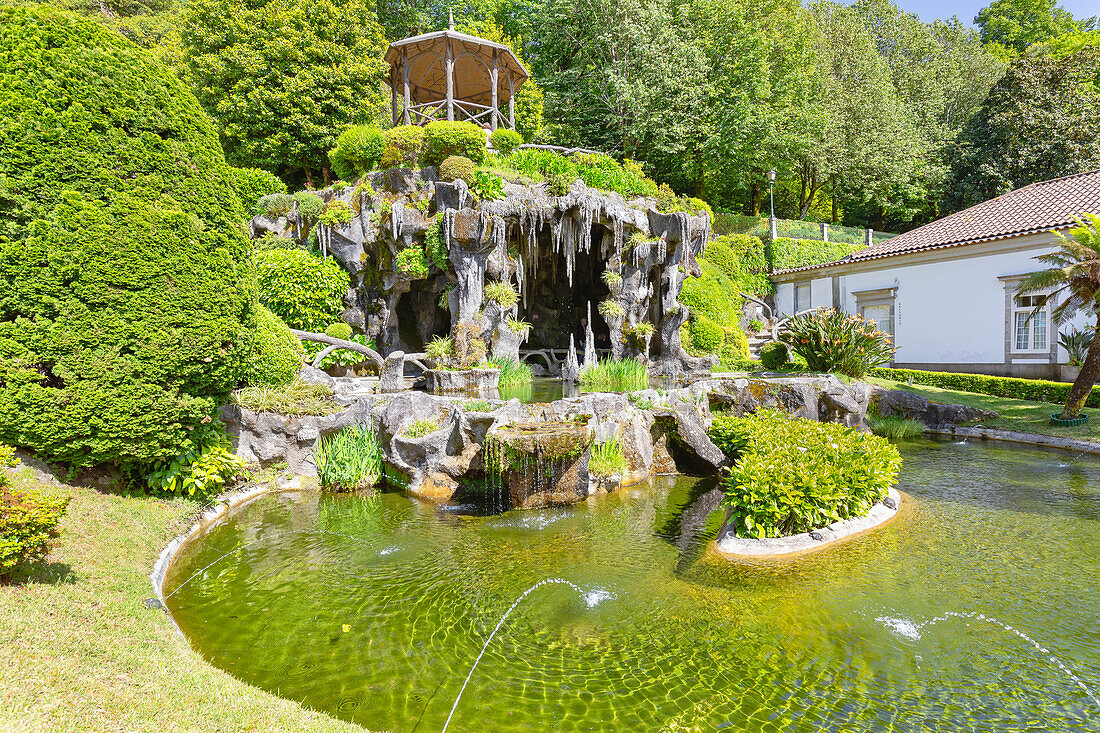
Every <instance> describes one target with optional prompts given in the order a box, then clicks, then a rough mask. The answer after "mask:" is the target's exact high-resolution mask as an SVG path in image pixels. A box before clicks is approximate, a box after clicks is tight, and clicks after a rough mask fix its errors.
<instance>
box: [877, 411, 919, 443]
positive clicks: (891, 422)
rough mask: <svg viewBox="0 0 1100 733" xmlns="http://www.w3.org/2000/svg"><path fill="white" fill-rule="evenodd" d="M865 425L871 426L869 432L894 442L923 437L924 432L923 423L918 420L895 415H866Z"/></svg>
mask: <svg viewBox="0 0 1100 733" xmlns="http://www.w3.org/2000/svg"><path fill="white" fill-rule="evenodd" d="M867 424H868V425H870V426H871V432H873V433H874V434H875V435H881V436H882V437H884V438H893V439H894V440H905V439H906V438H915V437H917V436H918V435H923V434H924V431H925V427H924V423H922V422H921V421H920V420H914V419H912V418H905V417H898V416H897V415H891V416H889V417H881V416H879V415H870V414H869V415H867Z"/></svg>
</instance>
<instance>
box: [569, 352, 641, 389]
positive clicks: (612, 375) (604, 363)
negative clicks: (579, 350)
mask: <svg viewBox="0 0 1100 733" xmlns="http://www.w3.org/2000/svg"><path fill="white" fill-rule="evenodd" d="M578 378H579V379H580V383H581V386H583V387H584V388H585V389H588V390H604V391H616V392H632V391H634V390H638V389H645V388H646V387H648V386H649V369H648V368H647V367H646V365H645V364H643V363H642V362H640V361H637V360H636V359H600V360H599V362H597V363H596V364H589V365H588V366H586V367H585V368H584V369H582V370H581V373H580V375H579V377H578Z"/></svg>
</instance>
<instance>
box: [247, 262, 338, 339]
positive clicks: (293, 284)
mask: <svg viewBox="0 0 1100 733" xmlns="http://www.w3.org/2000/svg"><path fill="white" fill-rule="evenodd" d="M256 281H257V284H258V285H259V291H260V302H261V303H263V304H264V305H265V306H267V307H268V308H270V309H271V311H272V312H273V313H274V314H275V315H277V316H279V318H281V319H283V321H284V322H285V323H286V324H287V325H288V326H290V327H291V328H297V329H299V330H302V331H311V332H314V333H316V332H318V331H321V330H323V329H324V328H325V327H326V326H328V325H329V324H330V323H332V322H333V321H338V320H340V312H341V311H343V309H344V295H345V294H347V291H348V286H349V285H350V284H351V278H349V277H348V274H347V273H346V272H344V270H343V268H341V267H340V265H338V264H336V261H335V260H332V259H327V258H322V257H318V256H317V255H314V254H312V253H310V252H306V251H304V250H300V249H270V250H264V251H262V252H257V253H256Z"/></svg>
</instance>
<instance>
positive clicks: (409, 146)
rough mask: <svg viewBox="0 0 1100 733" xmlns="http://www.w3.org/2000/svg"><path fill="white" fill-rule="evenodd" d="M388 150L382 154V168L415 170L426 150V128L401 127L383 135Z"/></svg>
mask: <svg viewBox="0 0 1100 733" xmlns="http://www.w3.org/2000/svg"><path fill="white" fill-rule="evenodd" d="M382 139H383V140H384V141H385V143H386V148H385V150H384V151H383V153H382V162H381V166H382V168H415V167H416V166H417V165H418V164H419V163H420V154H421V152H422V151H423V149H424V128H423V127H421V126H420V125H399V126H398V127H391V128H390V129H388V130H386V131H385V132H383V133H382Z"/></svg>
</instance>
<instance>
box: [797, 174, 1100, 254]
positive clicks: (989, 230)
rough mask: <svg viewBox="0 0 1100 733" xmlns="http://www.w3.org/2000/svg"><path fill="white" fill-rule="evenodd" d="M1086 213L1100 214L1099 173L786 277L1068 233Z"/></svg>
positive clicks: (982, 207)
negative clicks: (1054, 231) (1002, 240)
mask: <svg viewBox="0 0 1100 733" xmlns="http://www.w3.org/2000/svg"><path fill="white" fill-rule="evenodd" d="M1084 211H1088V212H1090V213H1100V169H1097V170H1094V171H1088V172H1087V173H1077V174H1075V175H1072V176H1066V177H1065V178H1055V179H1053V180H1050V181H1040V182H1039V183H1032V184H1031V185H1028V186H1024V187H1023V188H1018V189H1016V190H1015V191H1010V192H1008V193H1006V194H1004V195H1003V196H998V197H997V198H995V199H990V200H989V201H983V202H982V203H980V204H977V205H976V206H971V207H970V208H969V209H963V210H962V211H960V212H958V213H956V214H951V215H950V216H945V217H943V218H942V219H937V220H936V221H933V222H931V223H929V224H925V225H924V226H922V227H918V228H916V229H914V230H912V231H910V232H906V233H905V234H899V235H898V236H896V237H891V238H890V239H887V240H885V241H883V242H879V243H878V244H874V245H871V246H870V247H868V248H866V249H863V250H860V251H859V252H856V253H854V254H850V255H848V256H847V257H845V258H843V259H841V260H837V261H836V262H830V263H828V264H824V265H811V266H809V267H798V268H792V269H790V270H783V271H782V272H800V271H802V270H813V269H819V268H822V267H832V266H834V265H839V264H844V263H848V262H862V261H864V260H875V259H880V258H883V257H893V256H894V255H900V254H908V253H910V252H920V251H923V250H929V249H943V248H945V247H957V246H959V245H963V244H972V243H974V242H984V241H988V240H991V239H1000V238H1003V237H1010V236H1015V235H1020V234H1033V233H1035V232H1043V231H1048V230H1051V229H1064V228H1066V227H1067V226H1070V225H1072V224H1073V220H1074V217H1077V216H1080V215H1081V212H1084Z"/></svg>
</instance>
